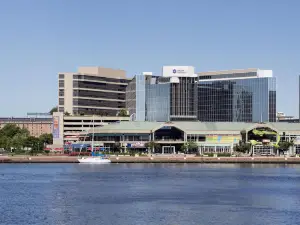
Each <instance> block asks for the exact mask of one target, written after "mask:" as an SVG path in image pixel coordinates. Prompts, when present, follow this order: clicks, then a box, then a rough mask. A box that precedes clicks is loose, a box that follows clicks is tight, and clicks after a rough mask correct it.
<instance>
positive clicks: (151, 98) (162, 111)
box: [145, 83, 170, 122]
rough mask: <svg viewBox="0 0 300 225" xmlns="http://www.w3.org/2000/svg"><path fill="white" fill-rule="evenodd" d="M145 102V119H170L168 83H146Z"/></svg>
mask: <svg viewBox="0 0 300 225" xmlns="http://www.w3.org/2000/svg"><path fill="white" fill-rule="evenodd" d="M145 103H146V104H145V105H146V120H147V121H157V122H164V121H170V84H169V83H165V84H147V85H146V101H145Z"/></svg>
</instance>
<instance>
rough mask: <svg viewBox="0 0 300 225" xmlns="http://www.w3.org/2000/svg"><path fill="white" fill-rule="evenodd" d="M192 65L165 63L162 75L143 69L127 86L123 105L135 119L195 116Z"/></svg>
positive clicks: (195, 85)
mask: <svg viewBox="0 0 300 225" xmlns="http://www.w3.org/2000/svg"><path fill="white" fill-rule="evenodd" d="M196 80H197V76H196V75H195V74H194V67H190V66H164V67H163V71H162V76H153V75H152V73H143V74H142V75H137V76H135V77H134V78H133V79H132V81H131V82H130V83H129V84H128V86H127V89H126V107H127V109H128V110H129V113H130V115H133V117H134V120H136V121H175V120H183V121H185V120H196V119H197V94H198V92H197V84H196Z"/></svg>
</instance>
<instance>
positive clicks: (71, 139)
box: [49, 112, 129, 148]
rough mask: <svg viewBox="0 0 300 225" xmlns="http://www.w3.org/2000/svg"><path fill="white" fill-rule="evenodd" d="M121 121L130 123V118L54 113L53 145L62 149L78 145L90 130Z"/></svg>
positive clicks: (52, 121)
mask: <svg viewBox="0 0 300 225" xmlns="http://www.w3.org/2000/svg"><path fill="white" fill-rule="evenodd" d="M120 121H129V117H115V116H97V115H95V116H66V115H64V113H63V112H54V113H53V120H52V119H51V124H52V123H53V129H52V130H51V132H49V133H52V134H53V145H54V146H55V147H60V148H61V147H63V146H64V145H68V144H72V143H77V142H78V141H79V139H80V138H81V137H85V135H86V132H88V130H90V129H93V128H97V127H102V126H106V125H108V124H113V123H119V122H120Z"/></svg>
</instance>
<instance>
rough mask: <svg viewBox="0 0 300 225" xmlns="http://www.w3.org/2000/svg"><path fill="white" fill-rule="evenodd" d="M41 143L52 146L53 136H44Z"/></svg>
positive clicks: (40, 138) (41, 136) (41, 137)
mask: <svg viewBox="0 0 300 225" xmlns="http://www.w3.org/2000/svg"><path fill="white" fill-rule="evenodd" d="M39 140H40V142H41V143H44V144H48V145H51V144H53V135H52V134H42V135H40V137H39Z"/></svg>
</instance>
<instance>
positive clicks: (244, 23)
mask: <svg viewBox="0 0 300 225" xmlns="http://www.w3.org/2000/svg"><path fill="white" fill-rule="evenodd" d="M299 8H300V1H298V0H286V1H284V0H248V1H247V0H185V1H179V0H177V1H176V0H151V1H149V0H105V1H103V0H51V1H50V0H27V1H25V0H2V1H0V70H1V73H0V76H1V87H0V94H1V98H0V116H24V115H26V113H27V112H47V111H49V110H50V109H51V108H52V106H55V105H57V102H58V97H57V96H58V94H57V93H58V90H57V86H58V84H57V76H58V75H57V74H58V72H73V71H76V70H77V67H79V66H103V67H112V68H121V69H125V70H126V71H127V73H128V76H133V75H134V74H136V73H140V72H143V71H152V72H154V73H156V74H160V72H161V67H162V66H163V65H191V66H195V67H196V71H197V72H201V71H209V70H225V69H242V68H260V69H272V70H273V73H274V75H275V77H277V90H278V91H277V111H283V112H285V113H286V114H290V115H294V116H297V117H298V83H299V81H298V75H299V74H300V45H299V43H300V27H299V22H300V13H299Z"/></svg>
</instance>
